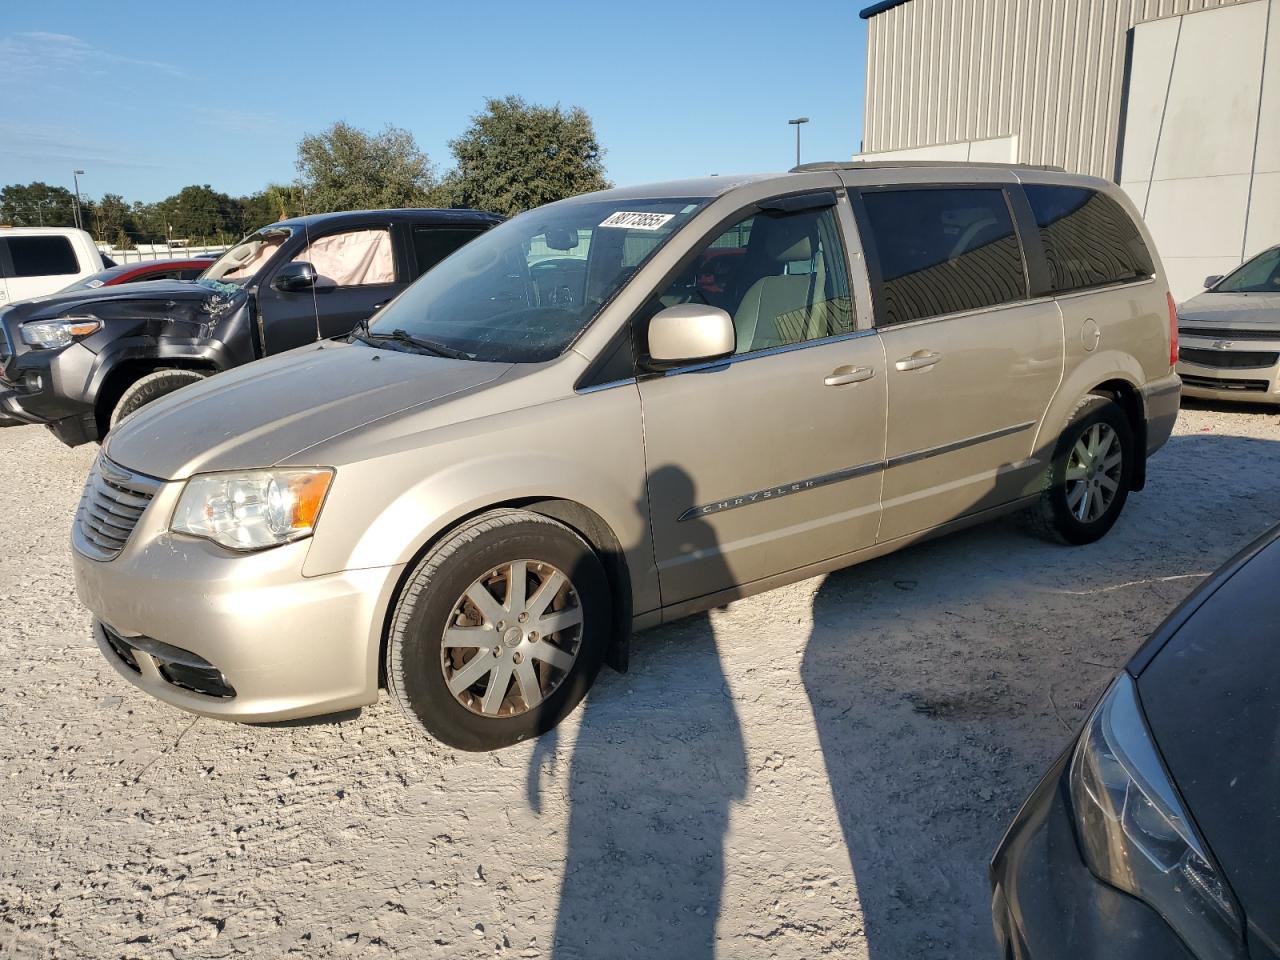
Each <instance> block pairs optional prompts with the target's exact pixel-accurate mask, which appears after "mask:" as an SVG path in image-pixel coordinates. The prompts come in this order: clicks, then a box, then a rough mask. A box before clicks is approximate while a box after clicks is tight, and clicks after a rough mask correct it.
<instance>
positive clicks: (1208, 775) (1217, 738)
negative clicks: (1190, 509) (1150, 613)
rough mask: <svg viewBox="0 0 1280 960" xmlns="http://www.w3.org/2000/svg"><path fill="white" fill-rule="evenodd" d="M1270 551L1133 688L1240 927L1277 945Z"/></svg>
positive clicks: (1279, 744)
mask: <svg viewBox="0 0 1280 960" xmlns="http://www.w3.org/2000/svg"><path fill="white" fill-rule="evenodd" d="M1277 577H1280V541H1273V542H1272V543H1271V544H1270V545H1269V546H1268V547H1266V548H1265V549H1264V550H1263V551H1262V552H1260V553H1259V554H1258V555H1257V556H1256V557H1254V558H1253V559H1252V560H1250V561H1249V562H1248V563H1247V564H1245V565H1244V566H1243V567H1241V568H1240V569H1239V570H1238V571H1236V573H1235V574H1233V575H1232V576H1231V578H1230V579H1229V580H1227V581H1226V583H1224V584H1223V585H1222V586H1221V587H1219V588H1218V589H1217V590H1216V591H1215V592H1214V593H1213V594H1212V596H1210V597H1209V598H1208V599H1207V600H1206V601H1205V602H1204V604H1203V605H1202V606H1201V607H1200V608H1199V609H1198V610H1197V611H1196V612H1195V614H1193V615H1192V617H1191V618H1190V619H1189V620H1188V621H1187V622H1186V623H1185V624H1183V625H1182V627H1181V628H1180V629H1179V630H1178V632H1177V633H1175V634H1174V635H1173V636H1172V637H1171V638H1170V639H1169V641H1168V643H1167V644H1166V645H1165V646H1164V647H1163V648H1161V650H1160V651H1159V653H1157V654H1156V655H1155V657H1154V659H1153V660H1152V661H1151V662H1150V663H1149V664H1148V665H1147V666H1146V668H1145V669H1144V670H1143V671H1142V673H1141V675H1140V676H1139V677H1138V692H1139V694H1140V695H1141V697H1142V705H1143V708H1144V709H1145V711H1146V714H1147V721H1148V723H1149V724H1150V726H1151V733H1152V735H1153V736H1154V737H1155V740H1156V743H1157V744H1158V745H1159V747H1160V752H1161V754H1163V756H1164V760H1165V763H1166V764H1167V765H1168V767H1169V772H1170V773H1171V774H1172V775H1173V780H1174V782H1175V783H1176V784H1177V787H1178V790H1179V791H1180V792H1181V794H1182V796H1183V798H1184V799H1185V800H1186V801H1187V806H1188V807H1189V808H1190V813H1191V817H1192V819H1193V820H1195V822H1196V826H1197V827H1199V829H1200V832H1201V834H1202V835H1203V837H1204V840H1205V842H1206V843H1207V844H1208V845H1209V849H1210V850H1212V851H1213V854H1214V856H1215V857H1216V858H1217V860H1218V863H1219V865H1220V866H1221V867H1222V870H1223V872H1224V873H1225V874H1226V876H1227V880H1228V882H1229V883H1230V884H1231V887H1232V889H1233V890H1234V891H1235V893H1236V896H1237V897H1239V899H1240V903H1241V906H1243V907H1244V912H1245V914H1246V916H1247V917H1248V919H1249V922H1250V923H1251V924H1253V925H1254V926H1255V927H1257V928H1258V929H1259V930H1261V931H1262V932H1263V933H1264V934H1266V936H1267V937H1269V938H1270V939H1271V940H1272V941H1273V942H1280V893H1278V891H1277V878H1280V591H1277V590H1276V581H1277Z"/></svg>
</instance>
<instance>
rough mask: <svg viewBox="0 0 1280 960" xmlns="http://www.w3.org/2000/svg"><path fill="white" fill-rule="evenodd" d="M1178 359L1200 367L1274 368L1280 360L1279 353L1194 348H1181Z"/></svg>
mask: <svg viewBox="0 0 1280 960" xmlns="http://www.w3.org/2000/svg"><path fill="white" fill-rule="evenodd" d="M1178 359H1179V360H1185V361H1187V363H1197V364H1199V365H1200V366H1202V367H1225V368H1236V369H1238V368H1241V367H1245V368H1248V367H1274V366H1275V365H1276V361H1277V360H1280V353H1276V352H1274V351H1272V352H1267V351H1263V350H1198V349H1196V348H1195V347H1183V348H1182V349H1181V350H1179V351H1178Z"/></svg>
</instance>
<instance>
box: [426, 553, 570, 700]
mask: <svg viewBox="0 0 1280 960" xmlns="http://www.w3.org/2000/svg"><path fill="white" fill-rule="evenodd" d="M582 622H583V621H582V606H581V603H580V602H579V600H578V593H577V591H576V590H575V589H574V586H573V583H572V582H570V580H569V578H568V577H567V576H566V575H565V574H564V573H563V572H562V571H561V570H559V569H557V568H556V567H554V566H552V565H551V564H549V563H542V562H540V561H537V560H514V561H512V562H511V563H508V564H504V565H502V566H500V567H496V568H494V569H493V570H490V571H489V572H487V573H486V574H484V575H483V576H482V577H479V578H478V579H477V580H475V581H474V582H473V583H472V584H471V586H469V587H468V588H467V589H466V592H464V593H463V595H462V596H461V597H459V598H458V600H457V602H455V603H454V605H453V610H452V612H451V613H450V615H449V619H448V621H447V625H446V626H445V630H444V641H443V643H442V645H441V649H440V667H441V669H442V670H443V671H444V679H445V684H446V686H448V688H449V692H450V693H452V694H453V696H454V697H455V698H456V699H457V701H458V702H459V703H460V704H462V706H464V707H466V708H467V709H468V710H470V711H471V712H472V713H477V714H480V715H481V716H484V717H494V718H497V717H518V716H520V715H521V714H524V713H527V712H528V711H530V710H533V709H534V708H535V707H537V706H538V705H539V704H541V703H542V702H543V701H544V700H546V699H547V697H549V696H551V694H552V693H554V692H555V690H556V688H557V687H559V686H560V684H561V683H563V682H564V680H565V678H566V677H568V676H569V674H570V672H571V671H572V670H573V665H574V663H575V662H576V660H577V658H578V652H579V650H581V648H582Z"/></svg>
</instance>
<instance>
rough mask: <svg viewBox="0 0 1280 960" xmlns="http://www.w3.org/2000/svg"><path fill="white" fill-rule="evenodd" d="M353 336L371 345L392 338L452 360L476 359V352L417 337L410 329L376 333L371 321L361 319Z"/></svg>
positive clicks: (352, 333)
mask: <svg viewBox="0 0 1280 960" xmlns="http://www.w3.org/2000/svg"><path fill="white" fill-rule="evenodd" d="M351 336H352V337H354V338H355V339H357V340H363V341H364V342H365V343H367V344H369V345H370V346H375V347H376V346H377V345H378V343H380V342H383V341H387V340H392V341H394V342H396V343H403V344H406V345H408V346H411V347H416V348H417V349H419V350H424V351H426V352H427V353H434V354H435V355H436V356H438V357H448V358H449V359H450V360H474V359H475V354H471V353H467V352H466V351H465V350H458V349H457V348H455V347H451V346H449V345H448V344H444V343H439V342H437V341H435V340H424V339H423V338H422V337H415V336H413V335H412V334H411V333H409V331H408V330H402V329H400V328H397V329H395V330H392V331H391V332H390V333H374V332H373V331H372V330H371V329H369V321H368V320H361V321H360V322H359V323H357V324H356V326H355V329H354V330H352V331H351Z"/></svg>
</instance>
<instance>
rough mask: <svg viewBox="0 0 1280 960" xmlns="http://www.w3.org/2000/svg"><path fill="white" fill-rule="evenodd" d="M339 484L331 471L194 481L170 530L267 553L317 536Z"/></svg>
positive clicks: (230, 475)
mask: <svg viewBox="0 0 1280 960" xmlns="http://www.w3.org/2000/svg"><path fill="white" fill-rule="evenodd" d="M332 481H333V471H332V470H331V469H329V468H328V467H322V468H317V469H307V470H247V471H244V472H239V473H207V474H204V475H202V476H195V477H192V478H191V479H190V480H188V481H187V486H186V488H185V489H184V490H183V491H182V495H181V496H180V497H179V498H178V505H177V507H175V508H174V511H173V521H172V522H171V523H170V524H169V528H170V529H171V530H172V531H174V532H175V533H186V534H190V535H191V536H193V537H203V538H205V539H206V540H212V541H213V542H214V543H220V544H222V546H224V547H230V548H231V549H232V550H262V549H265V548H266V547H275V546H279V545H280V544H282V543H289V542H291V541H293V540H301V539H302V538H303V537H309V536H311V533H312V531H313V530H314V529H315V525H316V521H317V520H318V519H319V518H320V509H321V507H323V506H324V498H325V496H326V494H328V492H329V484H330V483H331V482H332Z"/></svg>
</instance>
